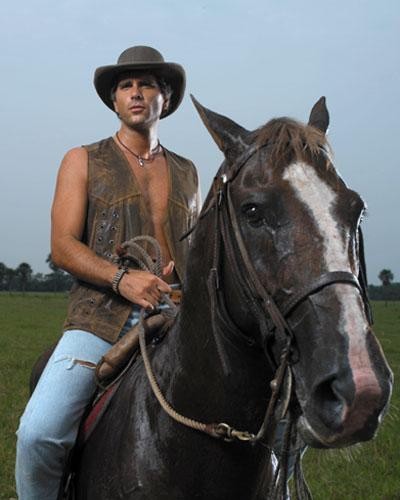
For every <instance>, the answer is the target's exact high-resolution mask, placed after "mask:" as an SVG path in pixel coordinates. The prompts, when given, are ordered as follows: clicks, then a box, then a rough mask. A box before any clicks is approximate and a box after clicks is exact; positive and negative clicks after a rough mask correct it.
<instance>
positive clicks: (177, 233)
mask: <svg viewBox="0 0 400 500" xmlns="http://www.w3.org/2000/svg"><path fill="white" fill-rule="evenodd" d="M85 148H86V150H87V152H88V208H87V218H86V226H85V230H84V235H83V238H82V241H83V242H84V243H85V244H86V245H88V246H89V247H90V248H91V249H92V250H94V251H95V252H96V254H97V255H100V256H102V257H103V258H104V259H108V260H110V259H111V257H112V255H113V254H114V253H115V248H116V246H117V245H119V244H121V243H123V242H124V241H127V240H129V239H131V238H133V237H135V236H139V235H144V234H149V233H150V220H149V214H148V212H147V210H146V207H145V204H144V200H143V197H142V194H141V192H140V189H139V185H138V183H137V181H136V179H135V176H134V175H133V173H132V170H131V167H130V166H129V163H128V161H127V160H126V158H125V156H124V155H123V153H122V152H121V150H120V149H119V148H118V146H117V145H116V144H115V142H114V140H113V139H112V138H111V137H110V138H108V139H104V140H102V141H100V142H97V143H95V144H91V145H89V146H85ZM165 154H166V160H167V164H168V170H169V181H170V182H169V188H170V191H169V196H168V213H167V216H166V219H165V224H164V232H165V236H166V240H167V243H168V247H169V250H170V253H171V256H172V258H173V260H174V262H175V270H176V273H177V275H178V277H179V280H180V281H182V279H183V275H184V270H185V264H186V257H187V252H188V245H189V242H188V239H187V238H186V239H184V240H183V241H181V242H180V241H179V238H180V237H181V236H182V234H183V233H185V231H187V230H188V228H189V227H190V226H191V225H192V224H193V223H194V221H195V220H196V218H197V214H198V211H199V210H200V207H199V199H198V178H197V172H196V168H195V166H194V165H193V163H192V162H191V161H189V160H187V159H185V158H182V157H181V156H178V155H176V154H175V153H172V152H170V151H167V150H165ZM131 309H132V304H131V303H130V302H129V301H127V300H125V299H124V298H123V297H121V296H119V295H116V294H115V293H114V292H113V291H112V290H111V289H108V288H99V287H97V286H95V285H91V284H89V283H86V282H83V281H79V280H78V281H77V282H76V283H75V284H74V285H73V287H72V289H71V292H70V301H69V306H68V314H67V319H66V321H65V323H64V330H72V329H79V330H84V331H88V332H91V333H94V334H95V335H97V336H99V337H101V338H103V339H104V340H107V341H108V342H115V341H116V339H117V337H118V334H119V332H120V331H121V328H122V326H123V325H124V324H125V322H126V320H127V318H128V316H129V313H130V311H131Z"/></svg>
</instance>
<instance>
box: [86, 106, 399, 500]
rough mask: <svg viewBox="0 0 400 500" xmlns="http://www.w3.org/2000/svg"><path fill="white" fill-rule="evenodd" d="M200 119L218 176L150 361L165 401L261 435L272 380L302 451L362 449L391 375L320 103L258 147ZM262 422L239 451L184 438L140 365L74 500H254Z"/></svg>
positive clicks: (91, 452) (89, 449)
mask: <svg viewBox="0 0 400 500" xmlns="http://www.w3.org/2000/svg"><path fill="white" fill-rule="evenodd" d="M196 106H197V109H198V110H199V113H200V115H201V117H202V119H203V121H204V123H205V125H206V126H207V128H208V130H209V131H210V133H211V135H212V136H213V138H214V140H215V141H216V143H217V144H218V146H219V147H220V149H221V150H222V151H223V153H224V155H225V161H224V162H223V164H222V166H221V167H220V169H219V172H218V174H217V176H216V178H215V182H214V185H213V188H212V190H211V191H210V193H209V195H208V197H207V199H206V202H205V206H204V208H203V212H202V215H201V218H200V220H199V222H198V224H197V226H196V228H195V229H194V231H193V233H192V235H191V238H192V243H191V251H190V257H189V261H188V266H187V273H186V279H185V283H184V286H183V302H182V305H181V309H180V312H179V314H178V316H177V318H176V320H175V322H174V324H173V326H172V329H171V331H170V332H169V334H168V335H167V336H166V337H165V338H164V340H163V342H162V343H161V344H159V345H158V346H157V347H151V348H150V349H149V350H150V352H149V355H150V359H151V364H152V368H153V371H154V373H155V376H156V378H157V380H158V382H159V385H160V387H161V390H162V392H163V393H164V395H165V397H166V399H167V400H168V401H169V403H170V404H171V405H172V406H173V407H174V408H175V409H176V410H177V411H179V412H180V413H181V414H183V415H185V416H187V417H190V418H193V419H196V420H200V421H202V422H206V423H211V422H227V423H229V424H230V425H231V426H233V427H234V428H235V429H239V430H245V431H247V432H249V433H253V434H255V435H256V434H257V432H258V430H259V428H260V427H262V424H263V422H264V418H265V412H266V408H267V405H268V403H269V401H270V398H271V385H270V382H271V380H272V379H273V378H274V377H275V382H274V383H273V384H272V388H274V389H276V388H277V387H278V389H277V390H278V391H280V401H279V402H278V403H279V404H278V406H277V407H274V412H275V413H276V411H277V408H278V407H279V405H280V406H281V407H282V405H284V402H283V401H282V399H284V397H283V396H282V394H285V395H286V399H287V400H288V402H289V413H290V414H291V415H292V416H293V419H292V422H294V423H295V425H296V429H297V431H298V432H299V434H300V436H301V437H302V439H303V441H304V443H306V444H308V445H310V446H316V447H325V448H335V447H344V446H348V445H352V444H354V443H356V442H360V441H366V440H369V439H371V438H372V437H373V436H374V435H375V433H376V430H377V428H378V425H379V423H380V421H381V419H382V416H383V414H384V413H385V410H386V408H387V405H388V401H389V398H390V392H391V385H392V375H391V372H390V369H389V367H388V365H387V363H386V361H385V358H384V356H383V354H382V351H381V348H380V346H379V344H378V342H377V340H376V339H375V337H374V334H373V332H372V330H371V326H370V322H369V309H368V301H367V298H366V294H365V279H364V277H363V272H362V267H363V266H362V262H361V261H362V258H361V257H362V256H361V255H360V246H361V241H360V232H359V225H360V221H361V217H362V213H363V210H364V203H363V201H362V199H361V198H360V196H359V195H358V194H357V193H355V192H354V191H352V190H351V189H349V188H348V187H347V186H346V184H345V183H344V182H343V180H342V179H341V178H340V177H339V175H338V173H337V172H336V170H335V168H334V167H333V165H332V163H331V157H330V153H329V148H328V145H327V142H326V138H325V131H326V128H327V126H328V112H327V110H326V107H325V100H324V99H323V98H322V99H320V101H318V103H317V104H316V105H315V106H314V108H313V110H312V112H311V115H310V121H309V124H308V125H302V124H300V123H297V122H295V121H293V120H290V119H287V118H283V119H274V120H272V121H270V122H269V123H267V124H266V125H265V126H263V127H261V128H260V129H257V130H255V131H253V132H249V131H247V130H245V129H243V128H242V127H240V126H239V125H237V124H235V123H234V122H232V121H231V120H229V119H228V118H225V117H223V116H220V115H217V114H215V113H213V112H211V111H209V110H207V109H206V108H203V107H202V106H200V105H199V104H198V103H196ZM278 367H279V368H278ZM277 368H278V372H279V370H280V372H279V373H280V374H279V373H278V374H276V369H277ZM282 373H286V375H285V376H282V379H283V382H284V383H283V384H282V385H281V383H280V382H281V378H280V375H282ZM289 374H292V384H291V389H290V387H289V388H287V386H290V380H289V379H290V378H291V377H290V376H289ZM283 386H285V387H286V389H285V390H283ZM273 394H274V395H276V394H278V393H275V392H274V393H273ZM289 400H290V401H289ZM280 411H283V410H282V408H281V410H280ZM274 412H273V413H274ZM269 417H271V415H270V416H269ZM269 417H268V418H267V421H266V422H264V428H262V429H261V432H260V433H259V434H258V437H256V438H250V440H249V441H248V442H247V441H244V442H241V441H240V440H238V441H235V442H226V441H224V440H223V439H214V438H213V437H210V436H209V435H205V434H204V433H202V432H199V431H196V430H192V429H190V428H187V427H185V426H183V425H181V424H179V423H177V422H175V421H174V420H173V419H172V418H170V417H169V416H168V415H167V414H166V413H165V412H164V411H163V410H162V409H161V407H160V405H159V403H158V401H157V400H156V398H155V396H154V394H153V393H152V390H151V389H150V386H149V382H148V379H147V377H146V374H145V371H144V368H143V363H142V361H140V360H139V361H137V362H136V363H135V364H134V365H133V366H132V367H131V369H130V371H129V373H128V375H127V376H126V377H125V379H124V381H123V383H122V385H121V386H120V388H119V390H118V392H117V394H116V395H115V397H114V399H113V401H112V402H111V405H110V407H109V408H108V410H107V412H106V414H105V415H104V418H103V419H102V421H101V422H100V424H99V426H98V427H97V428H96V430H95V431H94V433H93V434H92V436H91V437H90V439H89V441H88V443H87V445H86V447H85V449H84V451H83V454H82V457H81V461H80V467H79V471H80V472H79V474H78V477H77V497H78V498H79V499H96V500H102V499H103V500H106V499H107V500H110V499H132V500H133V499H135V500H136V499H140V500H144V499H151V500H162V499H168V500H178V499H182V500H189V499H190V500H191V499H204V500H213V499H214V500H235V499H238V500H247V499H264V498H266V496H267V495H268V494H267V493H266V488H265V483H266V481H265V478H266V476H265V471H266V470H267V469H268V463H269V461H270V460H271V455H270V453H269V452H268V448H269V445H270V444H271V439H269V437H270V436H269V435H268V434H269V432H270V431H271V433H272V428H271V429H269V428H268V422H273V421H274V419H273V418H269ZM219 429H220V430H221V428H219ZM214 431H215V429H214ZM212 433H213V432H211V434H212ZM214 434H218V433H217V432H214Z"/></svg>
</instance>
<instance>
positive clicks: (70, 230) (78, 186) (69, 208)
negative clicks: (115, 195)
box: [51, 148, 170, 307]
mask: <svg viewBox="0 0 400 500" xmlns="http://www.w3.org/2000/svg"><path fill="white" fill-rule="evenodd" d="M87 175H88V174H87V152H86V150H85V149H84V148H75V149H72V150H70V151H69V152H68V153H67V154H66V155H65V157H64V159H63V161H62V163H61V166H60V170H59V172H58V178H57V185H56V191H55V195H54V200H53V207H52V212H51V219H52V223H51V256H52V259H53V261H54V263H55V264H56V265H57V266H59V267H61V268H62V269H65V270H66V271H68V272H69V273H71V274H73V275H74V276H76V277H77V278H79V279H82V280H84V281H87V282H88V283H92V284H94V285H98V286H105V287H107V286H108V287H110V286H111V282H112V279H113V277H114V275H115V273H116V272H117V270H118V267H117V266H116V265H115V264H112V263H111V262H108V261H107V260H105V259H102V258H101V257H99V256H98V255H96V254H95V252H93V250H91V249H90V248H89V247H88V246H87V245H85V244H84V243H82V241H81V238H82V234H83V229H84V226H85V220H86V209H87V203H88V199H87V181H88V178H87ZM119 291H120V293H121V295H123V296H124V297H125V298H126V299H128V300H130V301H131V302H134V303H136V304H139V305H141V306H143V307H151V306H153V305H156V304H157V303H158V301H159V299H160V293H161V292H169V291H170V288H169V286H168V285H167V284H166V283H165V282H164V281H163V280H161V279H159V278H157V277H156V276H154V275H153V274H151V273H148V272H145V271H130V272H129V274H125V275H124V276H123V278H122V280H121V282H120V286H119Z"/></svg>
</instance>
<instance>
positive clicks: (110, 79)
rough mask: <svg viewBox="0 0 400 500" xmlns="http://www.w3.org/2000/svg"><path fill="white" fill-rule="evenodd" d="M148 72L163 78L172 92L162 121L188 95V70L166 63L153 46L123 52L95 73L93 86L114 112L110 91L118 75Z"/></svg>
mask: <svg viewBox="0 0 400 500" xmlns="http://www.w3.org/2000/svg"><path fill="white" fill-rule="evenodd" d="M140 70H146V71H149V72H151V73H152V74H154V76H155V77H161V78H163V79H164V80H165V81H166V82H167V83H168V84H169V85H170V86H171V89H172V95H171V98H170V103H169V107H168V109H167V110H166V111H165V112H163V113H162V114H161V118H165V117H166V116H168V115H170V114H171V113H173V112H174V111H175V110H176V109H177V108H178V106H179V104H180V103H181V101H182V98H183V94H184V92H185V83H186V77H185V70H184V69H183V68H182V66H180V65H179V64H175V63H170V62H165V61H164V58H163V56H162V55H161V54H160V52H158V50H156V49H153V48H152V47H146V46H142V45H138V46H136V47H130V48H129V49H126V50H124V52H122V54H121V55H120V56H119V58H118V62H117V64H113V65H110V66H101V67H100V68H97V69H96V71H95V73H94V86H95V87H96V90H97V93H98V94H99V96H100V99H101V100H102V101H103V102H104V104H105V105H106V106H108V107H109V108H110V109H112V110H113V111H114V104H113V101H112V99H111V90H112V88H113V86H114V85H115V83H116V79H117V76H118V75H119V74H121V73H125V72H126V71H140Z"/></svg>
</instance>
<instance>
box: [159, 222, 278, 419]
mask: <svg viewBox="0 0 400 500" xmlns="http://www.w3.org/2000/svg"><path fill="white" fill-rule="evenodd" d="M201 223H202V224H203V226H204V227H202V228H199V231H196V233H197V234H196V235H195V238H194V241H193V243H192V246H191V251H190V253H189V259H188V268H187V273H186V279H185V284H184V288H183V301H182V305H181V309H180V313H179V317H178V320H177V322H176V325H175V327H174V328H173V331H172V332H171V333H172V335H171V336H170V339H169V352H170V355H171V353H173V358H174V359H173V361H172V359H171V362H173V363H174V364H175V370H174V381H173V386H172V387H171V391H172V394H173V399H174V400H175V401H177V400H178V402H177V406H179V407H180V408H182V407H187V408H188V409H189V410H191V409H193V408H194V407H195V410H194V411H195V412H203V414H204V408H205V407H207V405H210V408H214V409H216V408H218V412H217V413H219V414H220V413H222V414H225V413H227V412H228V411H229V409H231V408H232V405H233V406H234V407H235V408H236V409H237V410H238V409H240V410H239V414H240V412H241V411H243V410H242V408H243V409H245V411H246V412H247V413H248V414H252V415H253V416H254V417H255V418H256V419H257V414H258V413H259V414H260V418H261V417H262V414H263V412H264V411H265V406H266V398H267V396H268V384H267V383H268V378H270V375H271V374H270V372H269V369H268V367H267V365H266V360H265V357H264V355H263V353H262V351H261V349H255V348H250V347H249V346H248V345H246V344H245V343H244V342H243V341H241V340H239V339H238V338H236V337H233V338H230V335H231V332H229V331H228V332H227V331H222V330H221V325H220V324H219V323H218V321H217V322H216V321H215V318H213V314H212V304H211V298H210V293H209V289H208V279H209V274H210V269H211V268H212V263H213V255H212V249H213V241H212V237H210V236H211V235H212V233H213V231H212V227H211V228H210V227H208V226H207V225H206V224H205V223H204V221H202V222H201ZM209 225H211V226H212V224H209ZM182 388H184V391H183V392H182ZM189 393H192V395H191V396H190V394H189ZM196 402H197V403H196ZM249 410H250V412H249ZM196 414H197V413H196ZM227 417H229V415H227ZM239 418H240V417H239Z"/></svg>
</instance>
